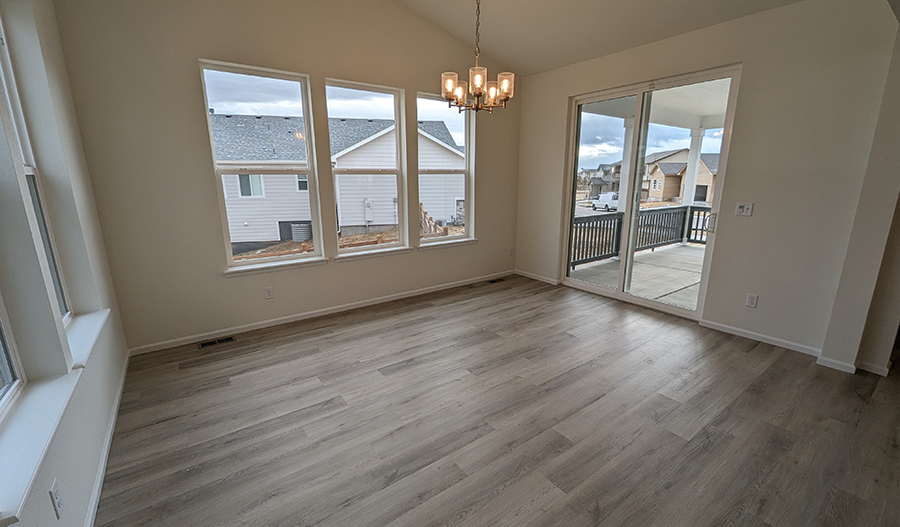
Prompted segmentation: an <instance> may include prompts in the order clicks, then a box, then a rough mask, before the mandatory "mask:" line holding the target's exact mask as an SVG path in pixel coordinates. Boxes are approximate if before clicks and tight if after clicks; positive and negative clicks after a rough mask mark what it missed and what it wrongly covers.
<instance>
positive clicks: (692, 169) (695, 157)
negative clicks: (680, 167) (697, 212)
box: [681, 128, 706, 205]
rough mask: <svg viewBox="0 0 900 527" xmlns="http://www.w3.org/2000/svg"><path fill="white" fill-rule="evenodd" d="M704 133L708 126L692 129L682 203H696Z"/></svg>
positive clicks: (682, 187) (683, 182)
mask: <svg viewBox="0 0 900 527" xmlns="http://www.w3.org/2000/svg"><path fill="white" fill-rule="evenodd" d="M704 133H706V128H694V129H692V130H691V151H690V152H689V153H688V164H687V169H686V170H685V171H684V179H683V180H682V186H681V204H682V205H693V204H694V194H695V193H696V192H697V173H698V172H699V171H700V147H701V146H702V145H703V134H704Z"/></svg>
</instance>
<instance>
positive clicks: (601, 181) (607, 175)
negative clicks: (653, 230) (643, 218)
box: [591, 148, 688, 199]
mask: <svg viewBox="0 0 900 527" xmlns="http://www.w3.org/2000/svg"><path fill="white" fill-rule="evenodd" d="M687 155H688V149H687V148H682V149H681V150H667V151H664V152H655V153H653V154H647V155H646V156H645V157H644V176H643V178H642V180H641V181H642V182H641V199H648V197H650V187H651V185H650V171H651V169H652V168H653V166H654V165H655V164H656V162H657V161H659V160H661V159H665V158H669V157H671V158H672V159H675V160H680V158H681V157H682V156H683V157H684V162H685V163H687ZM621 178H622V162H621V161H616V162H615V163H611V164H601V165H600V166H599V167H597V176H595V177H594V178H592V179H591V195H592V196H598V195H600V194H603V193H606V192H618V191H619V181H620V180H621Z"/></svg>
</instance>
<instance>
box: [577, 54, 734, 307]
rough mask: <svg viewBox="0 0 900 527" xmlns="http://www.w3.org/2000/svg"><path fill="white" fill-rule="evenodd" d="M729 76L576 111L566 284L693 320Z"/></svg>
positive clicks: (640, 90)
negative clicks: (655, 306)
mask: <svg viewBox="0 0 900 527" xmlns="http://www.w3.org/2000/svg"><path fill="white" fill-rule="evenodd" d="M736 74H737V72H736V71H729V72H722V73H720V74H719V75H718V76H716V75H714V74H707V75H705V76H700V77H699V78H698V77H697V76H695V77H694V78H690V79H688V78H685V79H682V80H681V81H679V80H672V81H668V82H665V83H663V82H659V83H657V84H653V83H650V84H648V85H645V86H635V87H632V88H631V89H628V88H626V89H622V90H617V91H616V92H615V93H611V94H609V95H608V96H606V95H604V94H597V95H595V96H593V97H586V98H584V100H583V101H579V103H578V104H577V105H576V119H575V123H576V130H575V134H574V142H575V144H576V145H577V148H575V149H574V152H575V156H574V157H575V160H574V163H573V167H574V170H573V178H574V181H573V202H572V217H571V225H570V236H569V251H568V255H569V257H568V266H567V277H568V280H567V283H570V284H572V285H576V286H583V287H584V288H586V289H596V290H597V291H598V292H603V291H607V292H608V293H611V294H613V295H614V296H621V297H622V298H626V299H627V298H634V299H640V300H639V301H638V303H644V302H645V301H650V302H653V303H656V304H658V305H660V306H663V307H664V308H667V310H674V311H676V312H684V313H696V312H697V311H698V305H699V304H700V303H701V294H702V290H703V289H704V288H705V279H704V269H705V268H706V267H707V265H706V264H705V262H706V261H708V256H709V255H708V253H709V252H711V248H710V246H711V241H712V238H713V236H712V235H713V232H714V227H715V211H716V209H717V206H718V200H717V199H716V198H718V196H719V195H720V194H721V190H722V186H723V183H724V166H725V163H724V156H723V154H726V153H727V139H728V138H729V136H730V134H728V133H726V130H730V119H729V116H730V112H729V109H730V106H729V104H730V102H731V101H733V99H734V97H735V95H736V91H735V89H734V87H735V83H734V81H733V77H734V76H735V75H736ZM629 91H631V94H628V92H629Z"/></svg>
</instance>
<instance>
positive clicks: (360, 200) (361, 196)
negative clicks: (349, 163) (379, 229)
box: [335, 174, 398, 226]
mask: <svg viewBox="0 0 900 527" xmlns="http://www.w3.org/2000/svg"><path fill="white" fill-rule="evenodd" d="M335 193H336V194H337V203H338V221H339V222H340V224H341V225H346V226H352V225H395V224H397V218H398V209H397V203H396V201H395V199H396V198H397V176H395V175H394V174H376V175H371V176H361V175H355V174H353V175H351V174H338V175H337V176H335ZM366 199H368V200H370V202H371V204H372V216H371V221H366V206H365V203H366Z"/></svg>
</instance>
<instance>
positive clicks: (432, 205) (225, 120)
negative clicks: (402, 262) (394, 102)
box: [210, 112, 465, 250]
mask: <svg viewBox="0 0 900 527" xmlns="http://www.w3.org/2000/svg"><path fill="white" fill-rule="evenodd" d="M210 122H211V128H212V135H213V144H214V147H215V150H216V152H215V153H216V159H217V160H219V161H220V162H222V161H226V162H236V163H243V162H246V164H248V165H253V164H260V163H262V162H265V163H276V164H277V163H289V164H291V165H294V166H298V167H301V168H303V167H305V166H306V163H307V159H306V140H305V137H304V136H303V134H304V129H305V128H304V123H303V118H302V117H278V116H254V115H224V114H216V113H212V112H211V113H210ZM328 130H329V143H330V147H331V153H332V155H331V164H332V167H334V168H335V169H342V168H371V169H379V168H395V166H396V159H395V155H396V143H395V142H396V135H395V134H394V133H392V132H393V131H394V122H393V121H392V120H387V119H335V118H331V119H328ZM418 130H419V141H418V142H419V159H420V162H421V163H422V164H423V166H427V167H429V168H438V169H439V168H447V169H457V168H464V167H465V152H464V149H463V147H459V146H457V145H456V143H455V141H454V140H453V137H452V136H451V135H450V131H449V130H448V129H447V126H446V125H445V124H444V123H443V122H442V121H419V126H418ZM248 172H250V171H248ZM373 172H375V171H374V170H373ZM222 183H223V187H224V191H225V207H226V209H227V211H228V214H227V216H228V228H229V232H230V234H231V241H232V244H235V245H236V248H239V249H245V250H251V249H254V248H258V247H263V246H265V245H269V244H271V243H273V242H278V241H285V240H288V239H291V224H304V223H305V224H309V223H310V219H311V215H310V206H309V182H308V181H307V180H306V177H305V176H297V175H285V174H252V173H248V174H228V175H223V176H222ZM397 192H398V190H397V183H396V178H395V177H394V175H393V174H388V175H385V174H378V173H377V172H375V173H373V174H372V175H356V174H353V175H350V174H338V175H337V176H336V177H335V200H336V203H337V209H338V211H337V212H338V221H339V223H340V228H341V231H342V234H344V235H347V234H358V233H364V232H369V231H373V232H374V231H379V230H386V229H389V228H391V227H394V226H396V225H397V223H398V217H399V214H398V213H399V211H398V209H397V207H398V204H397V200H396V197H397ZM419 194H420V196H419V200H420V201H421V202H422V203H423V205H424V207H425V210H426V211H427V212H428V215H429V216H431V217H433V218H434V219H435V220H439V221H442V222H451V221H453V219H454V216H455V215H456V207H457V201H461V200H464V199H465V178H464V177H462V176H460V177H459V178H453V177H449V178H448V177H442V178H429V177H423V178H422V183H421V185H420V189H419Z"/></svg>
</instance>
